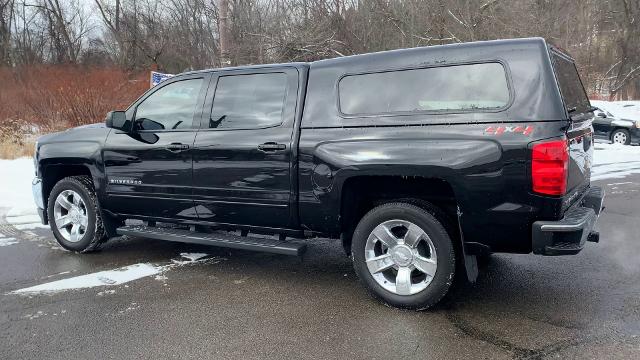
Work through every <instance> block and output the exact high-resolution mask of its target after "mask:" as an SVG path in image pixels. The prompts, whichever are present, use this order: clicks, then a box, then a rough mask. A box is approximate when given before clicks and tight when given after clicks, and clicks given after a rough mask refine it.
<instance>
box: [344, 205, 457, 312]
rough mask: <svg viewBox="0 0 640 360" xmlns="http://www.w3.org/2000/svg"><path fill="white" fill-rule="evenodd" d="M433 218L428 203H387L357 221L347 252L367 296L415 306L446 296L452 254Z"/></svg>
mask: <svg viewBox="0 0 640 360" xmlns="http://www.w3.org/2000/svg"><path fill="white" fill-rule="evenodd" d="M437 216H439V214H438V213H437V212H436V211H433V209H429V208H427V207H425V208H422V207H418V206H416V205H413V204H408V203H388V204H384V205H381V206H378V207H376V208H374V209H373V210H371V211H369V212H368V213H367V214H366V215H365V216H364V217H363V218H362V220H360V223H359V224H358V226H357V227H356V230H355V232H354V234H353V239H352V245H351V253H352V256H353V264H354V268H355V271H356V274H357V275H358V278H359V279H360V280H361V282H362V283H364V285H365V287H366V288H367V290H368V291H369V293H370V294H371V295H373V296H374V297H375V298H377V299H379V300H381V301H383V302H385V303H387V304H389V305H391V306H395V307H399V308H405V309H416V310H421V309H426V308H429V307H431V306H433V305H435V304H436V303H437V302H438V301H440V300H441V299H442V298H443V297H444V295H445V294H446V293H447V291H448V290H449V287H450V286H451V283H452V282H453V278H454V275H455V252H454V247H453V243H452V241H451V238H450V237H449V234H448V233H447V231H446V229H445V227H444V226H443V222H442V221H441V220H439V219H438V217H437Z"/></svg>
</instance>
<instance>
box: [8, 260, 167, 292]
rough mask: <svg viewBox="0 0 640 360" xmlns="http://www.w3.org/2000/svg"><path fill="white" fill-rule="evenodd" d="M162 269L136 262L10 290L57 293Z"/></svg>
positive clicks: (113, 282)
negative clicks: (112, 268) (117, 267)
mask: <svg viewBox="0 0 640 360" xmlns="http://www.w3.org/2000/svg"><path fill="white" fill-rule="evenodd" d="M161 270H162V269H161V268H160V267H158V266H154V265H151V264H145V263H142V264H134V265H129V266H125V267H122V268H119V269H115V270H107V271H100V272H96V273H92V274H86V275H80V276H75V277H72V278H68V279H63V280H57V281H53V282H49V283H45V284H40V285H36V286H32V287H28V288H24V289H19V290H15V291H12V292H10V294H42V293H56V292H60V291H65V290H72V289H85V288H92V287H96V286H114V285H120V284H124V283H127V282H130V281H133V280H137V279H140V278H143V277H147V276H152V275H156V274H158V273H160V271H161Z"/></svg>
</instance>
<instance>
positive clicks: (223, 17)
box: [218, 0, 231, 67]
mask: <svg viewBox="0 0 640 360" xmlns="http://www.w3.org/2000/svg"><path fill="white" fill-rule="evenodd" d="M218 8H219V19H220V20H219V21H218V32H219V33H220V65H221V66H222V67H225V66H229V65H231V59H230V56H229V55H230V54H229V41H230V40H231V33H230V31H229V1H228V0H219V3H218Z"/></svg>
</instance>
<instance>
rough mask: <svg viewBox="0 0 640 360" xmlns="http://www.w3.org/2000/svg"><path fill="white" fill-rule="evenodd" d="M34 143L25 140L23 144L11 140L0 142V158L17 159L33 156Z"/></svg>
mask: <svg viewBox="0 0 640 360" xmlns="http://www.w3.org/2000/svg"><path fill="white" fill-rule="evenodd" d="M33 150H34V143H32V142H25V143H24V144H23V145H20V144H16V143H12V142H0V159H17V158H21V157H25V156H33Z"/></svg>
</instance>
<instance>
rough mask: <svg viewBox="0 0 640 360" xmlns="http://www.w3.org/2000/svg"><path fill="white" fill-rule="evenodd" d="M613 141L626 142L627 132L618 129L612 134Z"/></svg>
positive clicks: (617, 142)
mask: <svg viewBox="0 0 640 360" xmlns="http://www.w3.org/2000/svg"><path fill="white" fill-rule="evenodd" d="M613 143H614V144H626V143H627V134H625V133H624V132H623V131H618V132H617V133H615V134H613Z"/></svg>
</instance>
